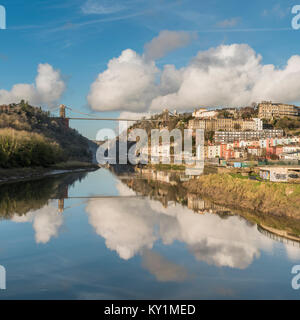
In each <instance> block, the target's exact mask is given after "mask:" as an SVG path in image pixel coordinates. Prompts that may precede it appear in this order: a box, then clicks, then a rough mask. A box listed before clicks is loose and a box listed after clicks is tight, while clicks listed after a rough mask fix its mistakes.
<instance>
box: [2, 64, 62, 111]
mask: <svg viewBox="0 0 300 320" xmlns="http://www.w3.org/2000/svg"><path fill="white" fill-rule="evenodd" d="M65 89H66V84H65V82H64V81H63V79H62V77H61V74H60V71H59V70H55V69H54V68H53V67H52V66H51V65H50V64H48V63H45V64H39V66H38V74H37V76H36V79H35V83H34V84H24V83H22V84H15V85H14V86H13V87H12V88H11V90H10V91H8V90H4V89H2V90H1V89H0V104H9V103H17V102H20V101H21V100H25V101H28V102H29V103H31V104H33V105H46V106H48V107H51V106H53V105H54V104H55V103H56V102H57V101H58V100H59V99H60V98H61V96H62V94H63V93H64V91H65Z"/></svg>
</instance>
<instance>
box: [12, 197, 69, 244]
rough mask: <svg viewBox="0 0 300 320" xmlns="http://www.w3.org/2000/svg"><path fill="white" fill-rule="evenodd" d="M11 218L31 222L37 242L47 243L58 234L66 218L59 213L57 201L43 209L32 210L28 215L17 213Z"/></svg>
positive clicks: (19, 221) (16, 220) (15, 220)
mask: <svg viewBox="0 0 300 320" xmlns="http://www.w3.org/2000/svg"><path fill="white" fill-rule="evenodd" d="M11 220H12V221H14V222H18V223H25V222H31V223H32V225H33V229H34V231H35V241H36V242H37V243H47V242H49V241H50V239H51V238H52V237H56V236H57V235H58V232H59V229H60V227H61V226H62V224H63V221H64V218H63V216H62V215H60V214H58V210H57V207H56V206H55V203H53V202H51V203H50V204H49V205H47V206H45V207H43V208H42V209H39V210H36V211H30V212H28V213H27V214H26V215H23V216H19V215H17V214H15V215H14V216H13V217H12V219H11Z"/></svg>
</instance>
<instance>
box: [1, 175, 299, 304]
mask: <svg viewBox="0 0 300 320" xmlns="http://www.w3.org/2000/svg"><path fill="white" fill-rule="evenodd" d="M156 177H157V176H156ZM166 179H167V178H166V177H164V175H162V177H161V178H160V179H157V178H156V179H153V178H151V177H150V176H147V177H138V176H134V177H132V176H126V175H125V176H124V175H123V176H121V177H120V176H117V175H115V174H114V173H112V172H111V171H109V170H107V169H100V170H98V171H95V172H89V173H74V174H65V175H62V176H55V177H48V178H45V179H43V180H39V181H32V182H19V183H15V184H9V185H3V186H0V216H1V220H0V265H2V266H4V267H5V269H6V290H0V299H279V298H282V299H288V298H289V299H299V298H300V291H297V290H294V289H293V288H292V286H291V281H292V278H293V276H294V275H292V274H291V269H292V267H293V266H294V265H297V264H299V262H300V246H299V244H298V243H297V242H294V241H286V240H285V239H284V238H282V239H281V238H280V237H275V236H274V235H272V234H271V233H268V232H265V231H263V230H262V229H261V228H259V227H258V225H257V224H256V223H255V222H253V221H251V219H246V218H245V217H243V216H241V215H238V214H236V213H235V212H232V211H231V210H230V209H228V208H224V207H221V206H218V205H215V204H213V203H210V202H209V201H207V200H203V199H201V198H199V197H198V196H195V195H187V194H186V193H185V192H183V191H182V188H180V187H178V184H177V183H172V181H169V180H168V181H166ZM158 180H160V181H158Z"/></svg>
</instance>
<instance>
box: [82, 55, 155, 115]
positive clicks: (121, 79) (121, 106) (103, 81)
mask: <svg viewBox="0 0 300 320" xmlns="http://www.w3.org/2000/svg"><path fill="white" fill-rule="evenodd" d="M157 72H158V69H157V67H156V66H155V64H154V62H152V61H150V62H146V61H145V60H144V59H143V57H141V56H140V55H138V54H137V53H136V52H135V51H133V50H130V49H127V50H124V51H123V52H122V54H121V55H120V56H119V57H118V58H114V59H112V60H110V61H109V63H108V67H107V70H105V71H104V72H103V73H100V74H99V76H98V78H97V79H96V81H95V82H94V83H93V84H92V86H91V91H90V93H89V95H88V102H89V104H90V106H91V107H92V108H93V109H94V110H101V111H110V110H124V111H143V110H146V109H147V107H148V105H149V103H150V102H151V101H152V99H153V98H154V97H155V95H157V93H156V85H155V77H156V74H157Z"/></svg>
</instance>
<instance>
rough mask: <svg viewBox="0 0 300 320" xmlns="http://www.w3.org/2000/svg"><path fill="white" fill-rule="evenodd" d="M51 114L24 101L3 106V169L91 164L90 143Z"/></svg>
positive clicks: (0, 157)
mask: <svg viewBox="0 0 300 320" xmlns="http://www.w3.org/2000/svg"><path fill="white" fill-rule="evenodd" d="M49 115H50V114H49V112H45V111H43V110H42V109H41V108H39V107H33V106H30V105H29V104H28V103H26V102H24V101H21V102H20V103H19V104H10V105H2V106H0V167H25V166H48V165H50V164H53V163H57V162H61V161H69V160H77V161H86V162H89V161H92V154H91V152H90V149H89V148H90V145H91V141H89V140H88V139H87V138H85V137H83V136H82V135H80V134H79V133H78V132H77V131H76V130H74V129H70V128H66V127H65V125H64V124H63V123H62V121H61V120H60V119H53V118H50V117H49Z"/></svg>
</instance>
